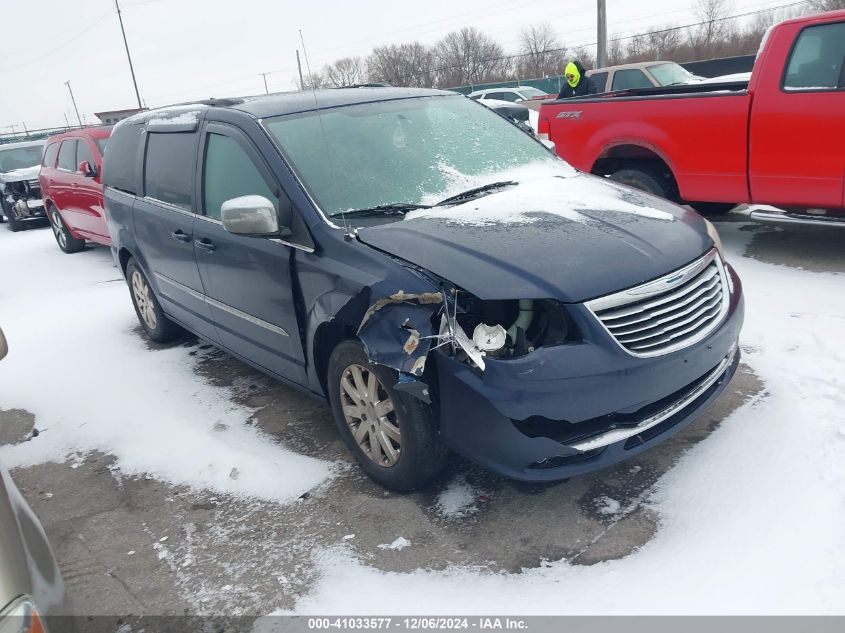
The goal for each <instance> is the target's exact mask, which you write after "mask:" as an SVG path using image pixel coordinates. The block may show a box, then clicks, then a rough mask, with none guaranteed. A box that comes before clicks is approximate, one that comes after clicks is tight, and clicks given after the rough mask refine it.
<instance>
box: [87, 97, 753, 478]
mask: <svg viewBox="0 0 845 633" xmlns="http://www.w3.org/2000/svg"><path fill="white" fill-rule="evenodd" d="M446 94H447V93H441V92H438V91H418V90H391V89H360V91H359V90H357V89H356V90H338V91H325V92H324V93H320V95H319V99H320V104H321V107H323V108H325V107H342V106H343V105H346V104H350V103H362V102H367V101H375V100H383V99H388V98H413V97H418V96H430V97H440V96H445V95H446ZM303 109H313V95H309V93H297V94H295V95H282V96H271V97H266V98H255V99H248V100H244V101H236V102H232V103H231V104H229V105H227V106H220V107H208V108H199V109H198V112H199V122H198V125H197V127H198V138H202V134H203V132H204V130H205V129H206V128H207V127H208V126H210V125H221V124H223V125H224V126H225V125H228V126H231V127H232V128H233V129H235V130H237V131H238V132H237V133H238V135H239V137H240V138H241V139H242V140H243V142H244V143H246V144H247V145H248V146H249V147H250V148H251V150H250V151H251V152H253V154H254V156H256V157H258V160H259V161H260V163H261V165H260V167H261V170H263V171H264V172H266V175H269V178H270V179H271V180H272V181H273V183H274V184H275V185H277V186H278V188H279V190H280V192H282V193H283V195H285V196H287V198H288V199H289V200H290V203H291V205H292V208H293V209H294V210H295V223H294V227H293V229H294V230H293V232H294V235H293V236H292V237H291V238H289V242H291V243H287V244H285V243H281V242H278V241H270V240H268V239H265V238H247V237H239V236H234V235H231V234H228V233H227V232H225V231H224V230H223V228H222V226H221V225H220V224H219V223H214V222H213V221H210V220H208V219H205V218H203V217H200V216H201V214H202V202H201V196H200V194H201V174H200V172H199V171H198V172H197V178H196V180H195V186H194V192H193V197H194V211H195V212H197V213H199V214H200V216H197V217H196V218H193V217H191V216H190V215H187V214H185V213H180V212H178V211H175V210H173V209H170V208H167V207H165V206H163V205H159V204H156V203H155V202H154V201H150V200H144V199H143V198H142V196H143V191H142V186H143V183H142V176H141V173H140V170H141V168H142V165H143V146H144V140H145V138H144V137H145V132H144V125H145V122H146V121H147V120H148V119H150V118H152V117H155V116H159V115H158V114H157V113H145V114H142V115H139V116H137V117H133V118H132V119H130V120H128V121H125V122H123V123H121V124H120V125H119V126H117V128H116V129H115V136H120V135H122V134H123V135H125V138H124V139H122V140H125V141H127V142H121V139H119V142H118V143H114V142H113V145H112V146H113V147H123V148H124V151H126V152H128V153H132V152H134V159H133V160H124V161H122V163H123V164H125V165H128V166H129V167H131V168H133V169H134V170H135V171H136V172H137V173H135V174H134V175H133V174H115V175H114V176H112V175H111V174H110V172H109V168H108V155H107V156H106V166H105V169H104V180H105V184H106V191H105V199H106V207H107V216H108V221H109V230H110V233H111V236H112V240H113V244H114V252H115V254H116V256H119V257H120V258H121V261H125V258H126V257H127V256H128V255H131V256H133V257H135V258H136V260H137V261H138V262H139V265H140V266H141V268H142V269H143V270H144V272H145V273H146V274H147V277H148V279H149V280H150V283H151V284H152V285H153V288H154V289H155V291H156V293H157V296H158V297H159V298H160V299H161V300H162V305H163V308H164V310H165V312H166V313H167V314H168V315H169V316H170V317H171V318H173V319H174V320H175V321H177V322H178V323H180V324H181V325H183V326H184V327H186V328H187V329H189V330H192V331H194V332H196V333H198V334H200V335H201V336H203V337H205V338H207V339H209V340H211V341H212V342H214V343H215V344H217V345H219V346H220V347H222V348H223V349H226V350H227V351H229V352H230V353H232V354H233V355H234V356H236V357H238V358H240V359H241V360H244V361H245V362H248V363H250V364H251V365H253V366H255V367H257V368H259V369H261V370H263V371H265V372H267V373H269V374H271V375H273V376H275V377H277V378H279V379H281V380H283V381H285V382H287V383H289V384H293V385H295V386H298V387H300V388H302V389H304V390H306V391H308V392H311V393H313V394H320V395H322V394H323V392H324V386H323V381H324V378H325V377H324V371H325V367H324V366H323V365H321V362H324V361H325V358H326V357H327V354H328V353H329V352H330V350H326V349H321V345H325V344H326V343H325V341H329V342H330V343H336V342H338V341H339V340H341V339H342V338H346V337H354V336H356V333H357V332H358V328H359V326H360V324H361V319H362V317H363V315H364V313H365V311H366V310H367V308H368V307H369V306H370V305H372V304H373V303H375V302H376V301H378V300H379V299H382V298H385V297H388V296H390V295H392V294H394V293H396V292H398V291H400V290H401V291H404V292H406V293H413V294H418V293H427V292H440V291H441V290H442V289H443V288H444V287H448V286H450V283H451V284H454V285H456V286H457V287H458V288H459V290H460V291H466V292H471V293H473V294H475V295H476V296H478V297H480V298H482V299H495V298H504V299H520V298H534V299H540V298H547V299H557V300H559V301H563V302H566V303H569V304H570V305H569V306H568V309H569V311H570V314H571V316H572V319H573V320H574V321H575V324H576V326H577V328H578V331H579V332H580V334H581V339H580V340H579V341H578V342H576V343H571V344H567V345H562V346H558V347H548V348H540V349H538V350H536V351H534V352H532V353H530V354H528V355H526V356H523V357H521V358H518V359H511V360H506V361H504V360H495V359H488V361H487V367H486V370H485V372H484V373H483V374H480V373H479V372H477V371H475V370H473V369H471V368H470V367H468V366H467V365H465V364H461V363H459V362H457V361H455V360H453V359H452V358H451V357H449V356H448V354H447V353H446V352H445V350H444V349H441V350H438V351H435V352H432V353H431V355H430V356H431V357H430V358H429V360H428V365H429V368H428V369H427V370H426V373H425V374H424V376H423V377H422V380H428V381H430V382H431V384H432V387H434V389H433V391H436V394H434V395H435V398H434V400H435V402H436V403H437V404H438V406H439V407H440V411H439V414H440V415H439V417H440V429H441V434H442V437H443V439H444V441H445V442H447V443H448V444H449V445H450V446H452V447H453V448H454V449H455V450H457V451H459V452H461V453H463V454H464V455H466V456H467V457H469V458H471V459H473V460H475V461H478V462H479V463H481V464H484V465H485V466H488V467H489V468H492V469H494V470H497V471H499V472H502V473H504V474H507V475H509V476H512V477H516V478H520V479H556V478H561V477H568V476H571V475H572V474H577V473H579V472H585V471H586V470H590V469H592V468H597V467H600V466H603V465H606V464H609V463H612V462H614V461H618V460H619V459H622V458H623V457H626V456H629V455H633V454H635V453H637V452H640V451H641V450H645V449H646V448H648V447H649V446H650V445H652V444H654V443H656V442H658V441H660V440H661V439H662V438H663V437H664V436H666V435H668V434H669V433H670V431H667V433H664V434H663V436H660V437H657V438H654V439H653V440H651V441H649V442H646V443H645V444H643V445H641V446H638V447H636V448H633V449H630V450H627V451H625V450H624V449H623V448H622V447H618V446H611V447H608V448H607V449H605V450H604V451H602V452H601V454H600V455H597V456H595V457H593V458H592V459H591V460H588V461H585V462H580V463H578V464H572V465H570V466H566V467H563V468H555V469H550V470H537V471H535V470H532V471H530V472H529V471H526V466H527V465H528V464H529V463H531V462H533V461H537V460H539V459H543V458H546V457H552V456H556V455H561V454H564V453H565V451H564V452H563V453H562V452H561V450H562V449H561V445H560V444H558V443H557V442H554V441H553V440H550V439H543V438H534V439H532V438H529V437H527V436H526V435H523V434H522V433H521V432H519V431H518V430H517V429H516V428H515V427H514V425H513V424H512V423H511V421H510V419H511V418H512V419H517V420H522V419H525V418H528V417H530V416H535V415H541V416H544V417H547V418H550V419H556V420H557V419H565V420H568V421H570V422H571V423H573V424H577V423H578V422H581V421H584V420H589V419H592V418H595V417H597V416H600V415H604V414H607V413H611V412H625V411H632V410H636V409H638V408H640V407H642V406H643V405H645V404H649V403H652V402H654V401H656V400H659V399H661V398H664V397H666V396H667V395H668V394H670V393H672V392H674V391H675V390H677V389H679V388H681V387H683V386H684V385H686V384H688V383H690V382H692V381H694V380H695V379H697V378H698V377H700V376H702V375H703V374H705V373H706V372H707V371H708V370H710V369H712V368H713V367H714V366H716V365H717V364H718V362H719V361H720V360H721V359H722V358H724V356H725V355H726V353H727V351H728V349H729V348H730V347H731V346H732V345H734V344H735V342H736V338H737V335H738V331H739V328H740V325H741V322H742V305H741V290H740V286H739V281H738V280H737V279H735V285H736V288H737V290H736V292H735V294H734V295H733V304H732V305H731V309H730V316H729V318H728V319H727V320H726V322H725V323H723V324H722V326H721V327H720V329H719V330H718V331H717V332H716V333H715V334H714V335H713V336H711V337H710V338H709V339H708V340H707V341H705V342H703V343H699V344H697V345H695V346H692V347H690V348H687V349H684V350H682V351H680V352H675V353H672V354H668V355H665V356H661V357H658V358H652V359H640V358H635V357H633V356H631V355H629V354H627V353H625V352H624V351H623V350H622V349H621V348H619V347H618V346H617V345H616V343H615V342H614V341H612V340H611V339H610V338H609V336H608V335H607V333H606V332H605V331H604V330H603V329H602V328H601V327H600V325H599V324H598V322H597V321H596V319H595V318H594V317H592V315H590V314H589V312H588V311H587V310H586V308H585V307H584V306H583V305H580V302H582V301H584V300H586V299H588V298H592V297H595V296H599V295H603V294H606V293H609V292H614V291H617V290H621V289H622V288H625V287H629V286H633V285H636V284H639V283H643V282H645V281H647V280H648V279H652V278H655V277H658V276H660V275H663V274H665V273H666V272H667V271H670V270H672V269H674V268H679V267H681V266H683V265H684V264H687V263H688V262H690V261H692V260H694V259H696V258H697V257H700V256H701V255H702V254H703V253H704V252H705V251H706V250H707V249H709V248H710V247H711V241H710V238H709V237H708V236H707V233H706V230H705V226H704V224H703V221H702V220H701V219H700V218H699V217H698V216H697V215H695V214H693V213H690V212H686V211H684V210H682V209H680V208H678V207H675V206H673V205H670V204H669V203H666V202H665V201H659V200H657V199H656V198H653V197H650V196H645V195H640V194H637V193H633V192H631V191H629V190H624V194H620V188H619V187H618V186H615V185H612V184H609V183H607V184H605V185H604V186H606V187H607V190H606V191H607V195H608V197H609V199H612V198H614V197H615V198H618V197H620V195H624V197H625V201H626V202H629V203H631V202H633V203H634V204H641V205H642V206H647V207H651V208H658V209H660V210H666V211H668V212H670V213H672V215H673V216H674V218H675V219H674V220H673V221H666V220H653V219H648V218H643V217H640V216H637V215H633V214H623V213H613V212H607V211H600V210H596V211H585V212H584V215H586V216H587V217H589V218H590V220H589V221H588V222H569V221H567V220H565V219H563V218H562V217H561V216H558V215H555V214H544V215H543V216H542V217H539V218H538V220H537V221H536V222H533V223H529V224H522V225H514V226H500V227H489V226H488V227H467V226H456V225H453V224H450V223H449V222H448V221H443V220H434V219H417V220H407V221H399V222H395V223H391V224H384V225H379V226H368V227H366V228H361V229H360V231H359V235H358V237H354V236H351V235H348V234H346V232H345V231H343V230H340V229H338V228H337V227H333V226H331V225H330V224H329V223H327V222H326V220H325V219H324V218H323V216H322V214H321V213H320V211H319V210H318V209H317V208H316V207H315V206H314V205H313V203H312V202H311V199H310V198H309V196H308V195H307V193H306V191H305V190H304V188H303V187H302V185H301V184H300V183H299V181H298V179H297V178H296V177H295V175H294V173H293V172H292V170H291V169H290V167H289V165H288V164H287V163H286V161H285V159H284V157H283V156H282V155H281V154H280V152H279V151H278V150H277V149H276V147H275V145H274V144H273V142H272V141H271V139H270V138H269V137H268V135H267V133H266V132H265V131H264V129H263V128H262V127H261V125H260V123H259V121H258V120H257V119H256V117H269V116H278V115H282V114H285V113H291V112H297V111H300V110H303ZM113 138H114V137H113ZM127 139H128V140H127ZM133 143H135V145H134V146H133ZM197 146H198V147H197V157H196V164H197V165H201V164H202V155H203V143H202V142H201V141H200V142H198V144H197ZM133 147H135V149H133ZM127 148H128V149H127ZM127 155H128V154H127ZM119 163H121V161H119V160H115V164H116V165H117V164H119ZM111 178H113V181H112V180H111ZM581 178H588V177H587V176H577V177H575V178H572V179H570V184H571V186H572V191H573V195H577V191H578V183H579V182H580V179H581ZM110 182H114V187H118V186H119V188H121V189H123V191H124V192H121V191H116V190H115V189H114V188H113V187H112V186H109V185H110ZM125 191H129V194H137V196H138V197H135V195H129V194H127V193H125ZM493 195H495V194H493ZM522 201H523V203H524V207H521V208H520V211H526V210H530V206H531V191H530V189H529V188H526V191H525V194H524V196H523V198H522ZM366 224H372V223H366ZM178 231H181V232H182V233H183V234H184V235H186V236H190V240H178V239H174V237H173V234H174V233H177V232H178ZM198 241H203V244H206V243H210V244H213V246H214V250H210V249H209V250H206V249H203V248H200V247H198V246H197V242H198ZM296 245H299V246H302V247H304V248H296V247H295V246H296ZM156 273H158V276H157V275H156ZM731 274H732V275H733V273H732V272H731ZM161 276H166V277H168V278H171V279H173V280H174V281H176V282H178V283H179V284H181V285H182V286H185V287H187V288H189V289H190V290H191V292H187V291H184V290H180V289H179V288H178V287H175V288H166V287H165V284H162V283H161V282H160V278H161ZM734 277H735V275H734ZM447 280H448V281H447ZM197 295H199V296H200V297H203V296H204V297H207V298H208V299H211V300H212V303H211V305H209V302H204V301H202V300H201V299H199V300H198V299H197ZM213 301H219V302H221V303H223V304H228V305H230V306H232V307H235V308H237V309H238V310H241V311H243V312H246V313H249V314H250V315H252V316H254V317H256V318H259V319H261V320H262V321H265V322H267V323H271V324H273V325H275V326H277V327H280V328H283V329H284V330H285V331H286V332H287V333H288V336H287V337H285V336H281V335H279V334H277V333H276V334H274V333H272V332H271V331H268V330H267V329H266V328H265V329H262V328H261V327H259V326H256V325H255V324H254V323H250V322H248V321H245V320H244V319H242V318H240V317H238V316H237V315H233V314H232V313H231V311H228V312H227V311H225V310H220V309H219V308H217V307H215V306H214V303H213ZM440 309H441V304H433V305H431V306H402V307H397V308H395V309H393V308H391V309H385V310H383V311H381V312H380V313H376V315H374V316H373V323H372V324H371V325H370V326H368V327H366V328H364V329H362V331H361V339H362V340H363V341H364V342H365V344H366V346H367V348H368V351H369V352H370V356H371V358H372V359H374V360H376V361H378V362H383V363H386V364H388V365H390V366H392V367H394V368H396V369H400V370H403V371H408V369H409V361H410V360H413V359H409V358H405V357H404V356H403V354H404V352H400V351H398V350H396V345H397V344H401V343H402V342H404V341H405V340H407V337H406V334H405V332H404V331H402V330H400V327H401V325H402V323H403V322H404V320H405V319H406V318H411V319H412V320H413V325H414V326H415V328H416V329H417V330H419V331H420V333H421V334H422V335H430V334H431V333H433V332H434V331H435V329H436V326H437V323H438V322H439V319H438V317H437V315H438V313H439V310H440ZM426 316H428V317H429V321H428V322H425V321H426ZM426 328H427V329H426ZM427 345H428V343H426V344H425V345H424V346H423V347H422V348H421V349H423V350H425V349H426V346H427ZM432 359H434V360H432ZM734 369H735V367H732V368H731V369H730V370H729V371H728V372H727V374H726V376H725V377H724V379H723V380H722V381H721V382H720V383H719V384H718V385H717V386H716V387H715V388H714V389H712V390H711V393H709V394H707V395H706V397H704V398H702V401H701V402H697V403H695V404H694V405H692V406H691V409H692V410H685V411H683V412H681V414H679V418H682V419H679V421H678V424H676V425H675V426H674V427H673V429H672V430H671V432H674V431H675V430H677V429H679V428H681V427H682V426H683V425H685V424H687V423H688V422H689V421H691V420H692V419H693V418H694V417H695V416H696V415H697V414H698V412H699V411H700V410H701V409H702V408H703V407H704V406H706V405H707V404H708V403H709V402H710V401H711V400H712V399H713V398H715V397H716V396H717V395H718V393H719V392H720V391H721V390H722V389H723V388H724V386H725V384H726V383H727V381H728V379H729V377H730V374H732V372H733V371H734ZM435 376H436V379H435ZM409 383H413V381H412V380H410V378H409ZM412 386H415V385H413V384H412Z"/></svg>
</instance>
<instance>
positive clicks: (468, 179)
mask: <svg viewBox="0 0 845 633" xmlns="http://www.w3.org/2000/svg"><path fill="white" fill-rule="evenodd" d="M441 170H442V171H443V173H444V174H445V175H446V176H447V179H448V181H449V183H450V184H449V187H448V188H447V189H446V190H445V191H444V192H442V193H439V194H436V195H431V196H426V197H425V198H424V199H423V200H422V204H437V202H439V201H440V200H443V199H445V198H448V197H450V196H453V195H456V194H459V193H461V192H463V191H467V190H469V189H474V188H476V187H482V186H484V185H488V184H492V183H496V182H508V181H513V182H517V183H519V186H514V187H505V188H502V189H501V190H498V191H494V192H493V193H491V194H489V195H486V196H484V197H481V198H478V199H475V200H469V201H467V202H465V203H463V204H459V205H455V206H448V207H435V208H433V209H419V210H417V211H411V212H410V213H408V214H407V215H406V216H405V219H406V220H413V219H415V218H443V219H445V220H447V221H449V222H450V223H453V224H461V225H468V226H494V225H497V224H531V223H533V222H537V221H539V220H540V219H542V215H543V214H552V215H557V216H561V217H563V218H566V219H567V220H571V221H573V222H590V221H592V220H591V217H590V216H594V215H596V214H602V213H605V212H615V213H630V214H633V215H638V216H641V217H645V218H651V219H655V220H665V221H672V220H675V219H676V216H675V215H674V214H672V213H670V212H668V211H662V210H660V209H655V208H651V207H649V206H645V204H636V203H635V202H632V200H634V199H641V200H643V202H644V203H645V202H648V201H649V197H648V196H647V195H646V194H642V193H640V192H631V191H630V190H628V189H625V188H622V187H620V186H619V185H617V184H615V183H611V182H608V181H606V180H602V179H599V178H594V177H591V176H586V175H583V174H578V173H577V172H575V171H574V170H573V169H572V168H571V167H570V166H569V165H567V164H566V163H565V162H563V161H555V160H551V161H547V162H539V163H533V164H531V165H528V166H524V167H520V168H517V169H511V170H505V171H500V172H496V173H492V174H485V175H483V176H467V175H465V174H462V173H460V172H458V171H456V170H454V169H452V168H449V167H446V166H441ZM654 200H655V201H656V200H657V199H656V198H654ZM657 204H662V205H666V204H667V203H665V202H657ZM584 212H589V215H586V214H585V213H584Z"/></svg>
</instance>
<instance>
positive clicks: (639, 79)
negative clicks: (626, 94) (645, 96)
mask: <svg viewBox="0 0 845 633" xmlns="http://www.w3.org/2000/svg"><path fill="white" fill-rule="evenodd" d="M653 87H654V86H653V85H652V83H651V82H650V81H649V80H648V77H646V76H645V73H644V72H643V71H641V70H639V69H638V68H629V69H627V70H617V71H616V72H615V73H614V75H613V89H614V90H631V89H634V88H653Z"/></svg>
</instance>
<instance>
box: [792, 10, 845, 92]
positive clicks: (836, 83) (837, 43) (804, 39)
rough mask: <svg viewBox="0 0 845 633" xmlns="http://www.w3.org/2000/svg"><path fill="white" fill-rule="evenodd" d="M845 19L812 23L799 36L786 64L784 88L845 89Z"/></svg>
mask: <svg viewBox="0 0 845 633" xmlns="http://www.w3.org/2000/svg"><path fill="white" fill-rule="evenodd" d="M844 64H845V22H837V23H835V24H822V25H819V26H811V27H808V28H806V29H804V30H803V31H801V34H800V35H799V36H798V40H797V41H796V42H795V47H794V48H793V49H792V55H790V57H789V62H788V63H787V66H786V75H785V77H784V82H783V87H784V90H836V89H837V88H839V89H841V88H845V71H843V65H844Z"/></svg>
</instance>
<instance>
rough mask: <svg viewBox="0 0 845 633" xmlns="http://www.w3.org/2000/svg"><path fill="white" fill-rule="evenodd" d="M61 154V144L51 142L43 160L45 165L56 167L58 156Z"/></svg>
mask: <svg viewBox="0 0 845 633" xmlns="http://www.w3.org/2000/svg"><path fill="white" fill-rule="evenodd" d="M58 155H59V144H58V143H50V144H49V145H48V146H47V149H46V150H44V160H43V161H42V162H41V164H42V165H44V167H55V166H56V156H58Z"/></svg>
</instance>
